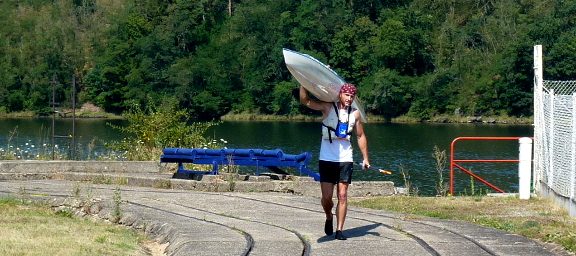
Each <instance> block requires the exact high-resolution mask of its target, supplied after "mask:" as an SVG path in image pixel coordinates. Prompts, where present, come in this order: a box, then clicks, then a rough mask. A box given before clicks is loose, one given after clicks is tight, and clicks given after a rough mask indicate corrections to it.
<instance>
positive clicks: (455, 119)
mask: <svg viewBox="0 0 576 256" xmlns="http://www.w3.org/2000/svg"><path fill="white" fill-rule="evenodd" d="M57 114H58V115H57V117H58V118H72V110H63V111H60V112H58V113H57ZM74 114H75V117H76V118H100V119H123V117H122V116H121V115H116V114H113V113H108V112H104V111H102V110H100V109H98V108H96V109H95V108H89V107H85V106H83V107H82V108H80V109H78V110H77V111H76V112H75V113H74ZM38 117H39V116H38V114H37V113H35V112H33V111H22V112H11V113H0V119H2V118H38ZM367 119H368V122H370V123H408V124H409V123H458V124H466V123H468V124H511V125H532V124H533V122H534V121H533V117H531V116H530V117H513V116H506V115H502V116H456V115H438V116H434V117H432V118H430V119H424V120H422V119H418V118H413V117H409V116H399V117H395V118H392V119H386V118H384V117H382V116H375V115H368V116H367ZM220 120H221V121H297V122H316V121H318V122H319V121H321V116H319V115H316V116H311V115H266V114H256V113H240V114H235V113H228V114H226V115H223V116H221V117H220Z"/></svg>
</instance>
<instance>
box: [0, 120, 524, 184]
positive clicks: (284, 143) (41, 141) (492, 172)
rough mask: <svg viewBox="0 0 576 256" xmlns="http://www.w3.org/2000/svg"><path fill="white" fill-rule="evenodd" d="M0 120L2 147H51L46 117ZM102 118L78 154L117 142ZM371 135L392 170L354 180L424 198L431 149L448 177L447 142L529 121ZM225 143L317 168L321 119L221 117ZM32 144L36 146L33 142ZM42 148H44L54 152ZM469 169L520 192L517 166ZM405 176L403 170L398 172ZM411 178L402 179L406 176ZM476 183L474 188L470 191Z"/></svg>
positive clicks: (83, 135) (508, 147) (469, 149)
mask: <svg viewBox="0 0 576 256" xmlns="http://www.w3.org/2000/svg"><path fill="white" fill-rule="evenodd" d="M0 122H1V125H0V151H1V150H6V149H7V147H8V146H12V147H14V148H16V147H17V148H19V149H20V150H21V152H24V151H25V150H28V154H29V156H30V155H33V154H35V153H36V152H34V150H36V151H39V149H42V148H44V150H46V149H45V148H46V147H47V146H46V145H48V146H49V145H51V126H52V120H51V119H3V120H2V121H0ZM106 123H113V124H115V125H123V124H124V121H122V120H102V119H80V120H76V124H75V127H76V129H75V135H76V138H75V141H76V143H77V145H79V147H78V148H79V149H78V150H79V152H80V153H79V154H78V155H81V158H84V159H86V158H97V157H96V155H98V154H99V156H100V158H102V157H101V156H103V155H106V154H108V155H109V154H110V153H109V152H108V151H109V150H108V149H107V148H106V147H105V146H104V144H105V143H106V142H109V141H111V140H120V139H122V137H123V135H122V134H121V133H120V132H119V131H117V130H115V129H113V128H111V127H110V126H109V125H107V124H106ZM55 127H56V129H55V134H56V135H65V136H66V135H70V134H72V120H62V119H60V120H56V123H55ZM365 132H366V135H367V138H368V147H369V155H370V160H371V163H372V165H373V166H378V167H382V168H384V169H389V170H392V171H393V174H392V175H382V174H380V173H378V172H376V171H360V170H356V171H355V172H354V177H353V182H354V180H356V181H359V180H365V181H378V180H391V181H394V183H395V184H396V185H398V186H403V185H404V183H405V181H406V180H408V181H410V182H412V184H413V185H412V186H413V188H416V189H417V190H418V193H419V194H421V195H434V194H436V187H437V186H436V183H437V181H438V178H439V173H438V171H437V168H436V164H435V162H436V161H435V157H434V156H433V152H434V148H435V147H437V148H439V149H440V151H445V154H446V157H447V162H446V166H445V168H444V171H443V179H444V181H445V182H447V181H448V178H449V177H448V166H449V156H450V143H451V142H452V141H453V140H454V139H455V138H457V137H463V136H496V137H532V136H533V128H532V126H530V125H494V124H427V123H420V124H384V123H369V124H366V125H365ZM207 136H209V137H213V138H214V139H216V140H218V141H221V140H225V141H226V142H227V143H226V146H227V147H228V148H263V149H277V148H278V149H282V150H283V151H284V152H285V153H288V154H298V153H302V152H304V151H309V152H311V153H312V155H313V161H312V163H311V164H310V165H309V168H310V169H312V170H315V171H317V163H318V161H317V158H318V152H319V147H320V124H319V123H316V122H286V121H262V122H257V121H251V122H246V121H238V122H233V121H226V122H223V123H221V124H220V125H218V126H216V127H213V128H212V129H211V130H210V131H209V133H208V135H207ZM70 142H71V138H57V139H56V140H55V144H56V145H58V146H59V148H58V149H59V150H61V151H63V152H64V154H65V153H66V150H67V149H68V148H69V145H70ZM32 146H33V147H32ZM51 148H52V147H50V149H48V151H44V152H43V153H47V152H49V151H50V150H51ZM355 149H356V150H355V159H356V160H357V161H360V160H361V158H360V157H359V156H360V154H359V153H360V152H359V150H358V149H357V147H356V148H355ZM455 156H456V158H457V159H518V142H517V141H481V142H472V141H462V142H459V144H458V146H457V152H456V154H455ZM466 167H467V168H469V169H471V170H472V171H473V172H475V173H477V174H478V175H480V176H481V177H482V178H484V179H485V180H487V181H489V182H491V183H492V184H494V185H496V186H497V187H499V188H501V189H503V190H505V191H506V192H517V190H518V165H517V164H509V163H498V164H488V163H485V164H467V165H466ZM402 173H404V174H405V175H402ZM456 174H457V175H456V176H455V187H456V191H457V193H458V192H459V193H467V194H470V192H471V190H473V189H474V191H482V190H484V191H488V190H489V189H488V188H487V187H486V186H484V185H483V184H480V183H479V182H473V183H471V182H470V178H469V177H468V176H465V175H463V174H462V173H461V172H460V171H458V170H456ZM408 176H409V178H405V177H408ZM472 187H473V188H472ZM488 192H492V191H488Z"/></svg>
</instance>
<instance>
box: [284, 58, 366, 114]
mask: <svg viewBox="0 0 576 256" xmlns="http://www.w3.org/2000/svg"><path fill="white" fill-rule="evenodd" d="M282 52H283V54H284V61H285V62H286V67H288V70H289V71H290V73H291V74H292V76H294V78H296V80H297V81H298V83H300V85H302V86H303V87H304V88H305V89H306V90H308V91H309V92H310V93H311V94H312V95H314V97H316V98H318V99H319V100H321V101H325V102H336V101H338V94H339V93H340V88H341V87H342V85H344V84H345V83H346V81H344V79H342V78H341V77H340V76H339V75H338V74H336V72H334V71H333V70H332V69H330V68H329V67H328V66H326V65H324V63H322V62H320V61H319V60H317V59H315V58H314V57H312V56H310V55H308V54H303V53H299V52H296V51H292V50H289V49H283V50H282ZM352 107H354V108H356V109H358V110H359V111H360V116H361V120H362V122H364V123H366V121H367V120H366V114H365V113H364V109H363V108H362V106H361V104H360V100H359V99H358V97H356V98H355V99H354V101H353V102H352Z"/></svg>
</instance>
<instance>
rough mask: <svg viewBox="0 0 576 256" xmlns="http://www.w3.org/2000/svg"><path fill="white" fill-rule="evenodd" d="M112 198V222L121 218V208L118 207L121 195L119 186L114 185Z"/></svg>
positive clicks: (120, 202) (116, 221)
mask: <svg viewBox="0 0 576 256" xmlns="http://www.w3.org/2000/svg"><path fill="white" fill-rule="evenodd" d="M112 199H113V201H114V209H113V210H112V220H111V221H112V222H114V223H118V222H119V221H120V219H121V218H122V209H121V208H120V207H121V204H122V195H121V193H120V188H119V187H116V189H114V196H113V198H112Z"/></svg>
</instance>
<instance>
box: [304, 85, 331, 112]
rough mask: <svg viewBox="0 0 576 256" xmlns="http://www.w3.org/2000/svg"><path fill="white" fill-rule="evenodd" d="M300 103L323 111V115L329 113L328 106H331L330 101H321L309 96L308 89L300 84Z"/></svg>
mask: <svg viewBox="0 0 576 256" xmlns="http://www.w3.org/2000/svg"><path fill="white" fill-rule="evenodd" d="M300 103H302V104H304V105H305V106H306V107H308V108H310V109H314V110H318V111H322V114H323V115H326V113H327V111H326V110H328V109H329V108H328V107H330V106H331V105H330V103H327V102H319V101H315V100H312V99H310V97H308V91H306V89H305V88H304V87H302V86H300Z"/></svg>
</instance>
